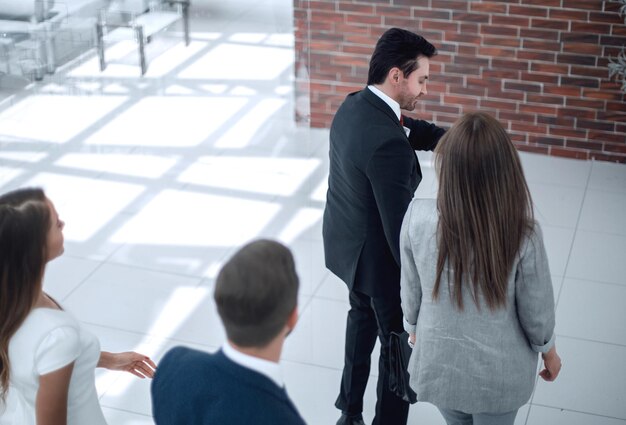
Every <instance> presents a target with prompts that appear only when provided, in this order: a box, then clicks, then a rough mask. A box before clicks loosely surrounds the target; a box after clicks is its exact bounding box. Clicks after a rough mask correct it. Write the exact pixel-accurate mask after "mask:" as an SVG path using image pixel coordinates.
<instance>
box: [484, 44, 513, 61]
mask: <svg viewBox="0 0 626 425" xmlns="http://www.w3.org/2000/svg"><path fill="white" fill-rule="evenodd" d="M478 55H480V56H498V57H503V56H506V57H510V58H513V57H515V50H513V49H505V48H502V47H484V46H479V47H478Z"/></svg>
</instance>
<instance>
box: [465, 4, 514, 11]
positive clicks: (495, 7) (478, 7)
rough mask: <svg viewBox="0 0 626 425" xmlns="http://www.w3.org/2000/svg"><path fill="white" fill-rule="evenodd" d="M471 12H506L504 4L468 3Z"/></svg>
mask: <svg viewBox="0 0 626 425" xmlns="http://www.w3.org/2000/svg"><path fill="white" fill-rule="evenodd" d="M470 9H471V10H472V12H491V13H506V4H499V3H473V2H472V3H470Z"/></svg>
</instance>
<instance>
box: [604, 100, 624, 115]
mask: <svg viewBox="0 0 626 425" xmlns="http://www.w3.org/2000/svg"><path fill="white" fill-rule="evenodd" d="M598 109H599V108H598ZM606 110H607V111H613V112H622V113H624V112H625V111H626V105H625V104H624V103H623V102H606Z"/></svg>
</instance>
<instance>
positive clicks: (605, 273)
mask: <svg viewBox="0 0 626 425" xmlns="http://www.w3.org/2000/svg"><path fill="white" fill-rule="evenodd" d="M565 276H566V277H574V278H577V279H583V280H592V281H600V282H610V283H618V284H621V285H626V277H625V276H626V236H618V235H609V234H606V233H595V232H587V231H583V230H579V231H578V232H577V233H576V238H575V240H574V245H573V247H572V253H571V256H570V259H569V262H568V265H567V273H566V275H565Z"/></svg>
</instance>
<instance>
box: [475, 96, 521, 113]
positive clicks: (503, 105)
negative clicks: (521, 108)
mask: <svg viewBox="0 0 626 425" xmlns="http://www.w3.org/2000/svg"><path fill="white" fill-rule="evenodd" d="M480 107H481V109H482V108H492V109H504V110H507V111H516V110H517V103H514V102H505V101H501V100H492V99H482V98H481V99H480Z"/></svg>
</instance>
